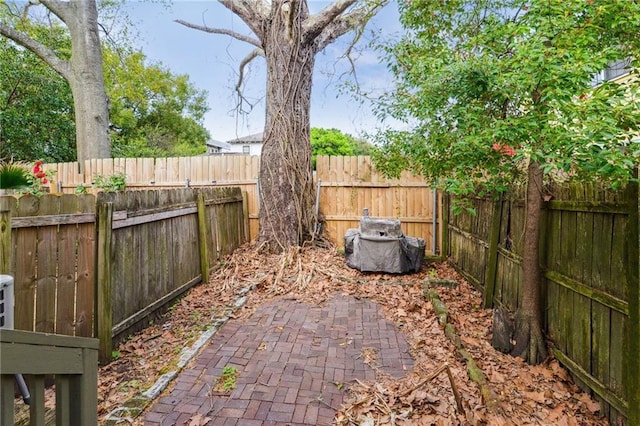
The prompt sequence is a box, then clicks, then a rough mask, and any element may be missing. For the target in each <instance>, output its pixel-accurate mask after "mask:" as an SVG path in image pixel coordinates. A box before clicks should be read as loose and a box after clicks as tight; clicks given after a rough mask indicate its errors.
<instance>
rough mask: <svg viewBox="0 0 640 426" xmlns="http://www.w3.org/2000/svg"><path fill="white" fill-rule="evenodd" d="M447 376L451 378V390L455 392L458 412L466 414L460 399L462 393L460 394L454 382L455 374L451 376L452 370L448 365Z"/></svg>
mask: <svg viewBox="0 0 640 426" xmlns="http://www.w3.org/2000/svg"><path fill="white" fill-rule="evenodd" d="M445 365H446V364H445ZM447 376H449V383H451V390H453V397H454V398H455V399H456V405H457V406H458V411H460V412H461V413H462V414H464V407H463V406H462V399H461V398H460V392H458V388H457V387H456V383H455V382H454V381H453V374H451V369H450V368H449V366H448V365H447Z"/></svg>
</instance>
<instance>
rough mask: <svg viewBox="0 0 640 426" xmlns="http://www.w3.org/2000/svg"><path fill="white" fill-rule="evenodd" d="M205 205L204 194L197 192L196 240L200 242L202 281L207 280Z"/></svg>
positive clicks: (207, 253)
mask: <svg viewBox="0 0 640 426" xmlns="http://www.w3.org/2000/svg"><path fill="white" fill-rule="evenodd" d="M207 240H208V238H207V207H206V205H205V203H204V195H203V194H202V193H199V194H198V241H199V243H200V247H199V248H200V271H201V273H202V282H203V283H207V282H208V281H209V245H208V242H207Z"/></svg>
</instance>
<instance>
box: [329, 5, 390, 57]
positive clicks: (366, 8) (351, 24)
mask: <svg viewBox="0 0 640 426" xmlns="http://www.w3.org/2000/svg"><path fill="white" fill-rule="evenodd" d="M387 3H388V0H376V1H368V2H366V3H365V4H363V5H361V6H359V7H357V8H355V9H353V10H352V11H351V12H349V13H347V14H346V15H344V16H338V17H336V18H335V19H334V20H333V21H331V22H329V23H328V24H327V25H326V26H325V27H324V28H322V31H321V33H320V34H319V35H318V36H317V38H316V43H317V49H318V51H320V50H322V49H324V48H325V47H327V45H329V44H331V43H332V42H333V41H334V40H335V39H337V38H338V37H340V36H342V35H344V34H346V33H348V32H349V31H356V32H359V33H362V28H363V27H364V26H365V24H366V23H367V22H369V19H371V18H372V17H373V16H374V15H375V14H376V12H378V10H380V8H382V7H383V6H384V5H386V4H387ZM358 28H360V30H359V29H358Z"/></svg>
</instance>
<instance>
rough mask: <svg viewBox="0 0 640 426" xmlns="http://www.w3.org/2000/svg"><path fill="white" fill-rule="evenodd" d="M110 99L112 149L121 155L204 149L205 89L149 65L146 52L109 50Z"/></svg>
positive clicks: (191, 152) (106, 56) (174, 153)
mask: <svg viewBox="0 0 640 426" xmlns="http://www.w3.org/2000/svg"><path fill="white" fill-rule="evenodd" d="M104 63H105V84H106V87H107V95H108V96H109V98H110V99H111V111H110V114H111V122H112V125H111V129H112V143H113V154H114V156H118V157H163V156H188V155H197V154H201V153H203V152H205V150H206V145H205V143H206V141H207V139H208V138H209V134H208V132H207V130H206V129H205V128H204V127H203V126H202V121H203V118H204V114H205V113H206V112H207V111H208V106H207V105H206V92H204V91H198V90H196V89H195V88H194V87H193V85H192V84H191V82H190V81H189V78H188V76H186V75H173V74H172V73H171V72H170V71H169V70H168V69H166V68H164V67H163V66H162V65H160V64H147V63H146V57H145V55H144V54H143V53H142V52H135V51H132V52H127V53H126V54H124V55H123V53H122V52H116V51H114V50H110V49H105V50H104Z"/></svg>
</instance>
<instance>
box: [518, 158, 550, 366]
mask: <svg viewBox="0 0 640 426" xmlns="http://www.w3.org/2000/svg"><path fill="white" fill-rule="evenodd" d="M527 173H528V184H527V206H526V208H527V215H526V224H525V229H524V253H523V259H522V271H523V275H524V282H523V286H522V301H521V305H520V307H519V309H518V311H517V313H516V330H515V341H516V343H515V346H514V348H513V350H512V351H511V355H513V356H519V357H521V358H523V359H524V360H525V361H527V362H528V363H530V364H537V363H539V362H541V361H543V360H544V359H545V357H546V354H547V351H546V344H545V340H544V336H543V334H542V309H541V305H540V300H541V298H540V289H541V283H542V274H541V271H540V262H539V259H538V256H539V254H538V253H539V241H540V221H541V217H542V170H540V164H538V163H537V162H531V163H530V164H529V169H528V172H527Z"/></svg>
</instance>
